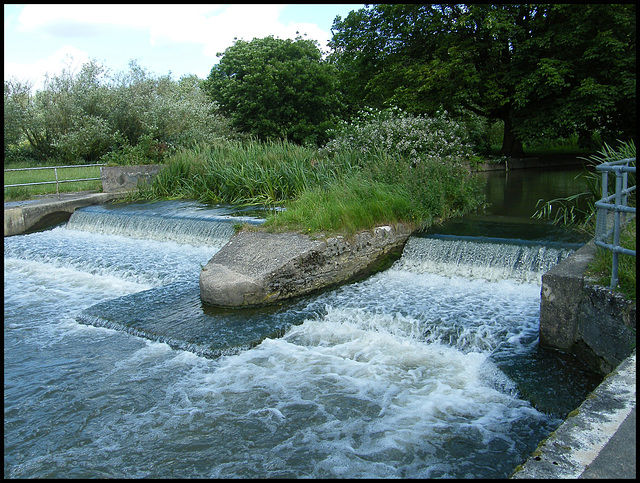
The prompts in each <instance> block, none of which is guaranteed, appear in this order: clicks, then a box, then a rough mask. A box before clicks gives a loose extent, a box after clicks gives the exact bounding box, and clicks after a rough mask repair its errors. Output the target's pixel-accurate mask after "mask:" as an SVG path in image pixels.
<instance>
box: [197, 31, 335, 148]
mask: <svg viewBox="0 0 640 483" xmlns="http://www.w3.org/2000/svg"><path fill="white" fill-rule="evenodd" d="M218 55H222V58H221V59H220V62H219V63H218V64H216V65H215V66H214V67H213V68H212V69H211V73H210V74H209V77H208V78H207V80H206V81H205V89H206V91H207V93H208V94H209V96H210V97H211V98H212V99H213V100H214V101H216V102H217V103H219V105H220V107H221V109H222V112H223V113H224V114H225V115H227V116H228V117H230V118H231V119H232V121H233V125H234V126H235V127H236V128H237V129H238V130H240V131H242V132H245V133H248V134H250V135H251V136H254V137H257V138H258V139H260V140H263V141H264V140H269V139H271V140H276V139H286V140H290V141H293V142H296V143H301V144H311V145H319V144H321V143H322V142H324V141H325V138H324V134H325V131H326V130H327V129H328V127H330V126H331V124H332V119H333V116H334V115H335V114H336V113H337V111H338V107H339V99H338V95H337V92H338V89H337V86H336V81H337V79H336V77H335V75H334V69H333V66H332V65H330V64H329V63H327V62H324V61H323V60H322V53H321V51H320V50H319V48H318V46H317V43H316V42H314V41H311V40H306V39H302V38H300V37H298V38H296V40H295V41H292V40H290V39H276V38H273V37H265V38H262V39H257V38H256V39H253V40H252V41H250V42H247V41H244V40H237V41H236V42H235V43H234V45H232V46H231V47H229V48H227V49H226V50H225V52H224V54H218Z"/></svg>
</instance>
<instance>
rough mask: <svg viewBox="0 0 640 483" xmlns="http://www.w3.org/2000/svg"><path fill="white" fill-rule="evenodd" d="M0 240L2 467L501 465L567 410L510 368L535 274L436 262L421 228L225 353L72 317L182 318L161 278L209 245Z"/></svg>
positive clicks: (521, 342) (252, 471)
mask: <svg viewBox="0 0 640 483" xmlns="http://www.w3.org/2000/svg"><path fill="white" fill-rule="evenodd" d="M116 210H117V209H116ZM4 243H5V332H4V334H5V394H4V402H5V477H13V478H15V477H30V478H33V477H39V478H49V477H66V478H86V477H89V478H96V477H106V478H114V477H115V478H142V477H148V478H211V477H219V478H265V477H269V478H287V477H289V478H387V477H392V478H439V477H440V478H441V477H451V478H463V477H482V478H500V477H505V476H508V475H509V473H510V472H511V471H512V470H513V468H515V466H516V465H517V464H519V463H521V462H522V461H523V460H524V459H525V458H526V456H527V455H528V454H529V453H530V452H531V451H533V450H534V449H535V447H536V445H537V444H538V442H539V441H540V440H542V439H543V438H544V437H546V436H547V435H548V434H549V432H550V431H552V430H553V429H554V428H555V427H556V426H557V425H558V424H559V420H557V419H555V418H554V417H553V416H550V415H549V414H546V413H543V412H541V411H539V410H537V409H536V407H534V405H533V404H532V403H531V402H529V400H528V399H527V398H525V397H523V394H522V391H521V387H524V386H523V384H521V381H519V380H515V379H513V378H512V377H509V376H507V374H506V373H505V372H503V370H502V368H503V367H504V366H503V365H502V364H504V362H505V361H511V360H519V358H521V357H523V356H522V354H525V355H526V354H528V353H530V352H531V347H532V346H534V345H535V344H536V340H537V324H538V317H539V292H540V286H539V283H537V282H530V281H527V280H528V279H527V278H526V277H525V280H524V281H523V280H521V279H518V280H514V279H509V278H506V279H500V280H498V281H488V280H487V279H486V278H497V279H498V278H500V277H497V276H496V277H484V276H481V277H477V278H465V277H461V276H456V275H454V274H453V273H452V272H451V271H449V269H447V272H446V274H436V273H430V271H429V270H424V269H422V268H420V267H421V265H419V264H418V261H419V257H420V256H422V255H418V250H414V249H413V248H412V247H414V248H415V246H414V245H416V246H419V245H420V244H421V243H422V242H420V241H419V242H416V241H415V240H414V239H413V238H412V239H410V243H409V251H408V252H407V253H409V254H410V255H407V256H406V257H403V259H402V260H401V261H399V262H398V263H397V264H396V265H394V266H393V267H392V268H391V269H389V270H386V271H384V272H381V273H379V274H377V275H375V276H373V277H370V278H368V279H367V280H364V281H361V282H358V283H354V284H349V285H346V286H343V287H340V288H338V289H336V290H332V291H328V292H325V293H323V294H321V295H318V296H314V297H310V298H307V299H303V300H301V301H300V302H299V303H298V304H297V305H295V306H293V308H292V313H293V312H295V316H296V317H298V318H300V320H299V321H298V322H296V323H295V324H293V325H290V326H289V328H288V330H286V331H285V332H284V334H283V335H282V337H280V338H267V339H265V340H263V341H262V342H260V343H258V345H256V346H255V347H253V348H251V349H249V350H244V351H242V352H239V353H237V354H233V355H223V356H221V357H218V358H215V359H207V358H203V357H199V356H197V355H196V354H194V353H192V352H186V351H182V350H175V349H171V348H170V347H169V346H168V345H167V344H165V343H161V342H154V341H150V340H146V339H141V338H138V337H132V336H131V335H129V334H127V333H123V332H121V331H115V330H105V329H99V328H94V327H89V326H84V325H81V324H78V323H77V322H76V321H75V320H76V319H77V318H78V317H79V315H80V313H81V312H82V311H84V310H85V309H87V307H89V306H92V307H95V306H99V307H106V308H108V307H113V308H114V310H115V309H116V308H118V310H122V311H123V312H122V314H124V315H120V312H118V313H117V314H116V315H117V316H118V317H121V316H122V317H124V316H126V315H127V314H126V313H125V312H126V310H124V309H125V308H126V303H127V302H130V304H131V305H132V312H131V317H132V318H133V317H138V318H142V317H139V313H140V312H144V313H145V316H146V315H147V314H151V317H152V318H156V319H163V318H164V319H166V320H171V321H173V320H174V319H175V322H176V323H184V324H189V323H190V322H192V321H190V320H181V318H180V311H181V310H182V309H180V307H181V306H180V305H179V304H178V301H177V300H174V299H171V294H173V296H174V297H176V298H180V297H182V295H181V293H179V291H177V290H172V286H173V285H170V284H174V283H175V284H176V285H175V286H176V287H178V286H183V285H184V286H186V285H187V284H189V283H195V282H194V280H197V276H198V273H199V270H200V267H201V265H202V264H204V263H206V262H207V261H208V260H209V258H211V256H213V254H214V253H215V252H216V251H217V249H218V248H217V247H215V246H209V247H207V246H200V247H195V246H192V245H189V244H182V243H177V242H175V241H164V242H161V241H157V240H141V239H134V238H132V237H130V236H122V235H113V234H97V233H91V232H88V231H78V230H72V229H68V228H56V229H54V230H50V231H48V232H41V233H33V234H30V235H23V236H16V237H10V238H5V242H4ZM442 248H443V247H442V246H440V247H439V248H438V249H440V250H441V249H442ZM443 263H444V265H443V266H445V267H451V266H452V265H456V264H457V263H458V262H451V260H450V261H448V262H447V261H443ZM147 289H151V290H148V291H147ZM154 293H157V294H160V299H161V300H157V301H156V302H153V300H154V299H153V294H154ZM191 296H192V295H190V297H191ZM115 297H121V298H119V299H117V300H111V299H114V298H115ZM142 301H144V304H149V303H154V305H153V310H157V312H153V313H152V310H151V309H150V307H149V306H148V305H144V304H143V303H142ZM112 302H113V304H112ZM116 302H117V303H116ZM94 304H99V305H94ZM163 304H164V306H166V308H167V312H166V313H164V315H163V312H162V307H163ZM191 305H194V304H191ZM194 306H197V307H195V308H196V309H198V310H200V311H203V309H201V308H200V307H199V305H198V304H197V303H195V305H194ZM179 309H180V310H179ZM194 310H195V309H194ZM278 310H280V309H278ZM198 313H200V312H198ZM241 313H242V311H238V312H237V313H236V314H234V316H235V317H236V318H238V317H239V315H238V314H241ZM156 314H157V315H156ZM169 314H170V316H169ZM216 314H217V315H216ZM219 315H220V314H219V313H217V312H215V313H213V315H212V317H218V316H219ZM266 316H267V314H266V311H265V313H264V314H263V313H262V312H259V311H256V312H255V313H252V315H251V317H253V319H247V320H258V319H260V318H261V317H263V318H265V317H266ZM203 320H204V319H203ZM296 324H297V325H296ZM203 327H205V325H204V324H203ZM195 335H196V336H197V334H195ZM553 383H554V382H553V381H550V382H549V383H548V384H549V387H550V391H551V392H553V391H554V387H553ZM536 384H537V383H536V381H533V382H532V383H531V385H536ZM538 385H539V384H538ZM572 391H573V392H575V391H576V390H575V389H572Z"/></svg>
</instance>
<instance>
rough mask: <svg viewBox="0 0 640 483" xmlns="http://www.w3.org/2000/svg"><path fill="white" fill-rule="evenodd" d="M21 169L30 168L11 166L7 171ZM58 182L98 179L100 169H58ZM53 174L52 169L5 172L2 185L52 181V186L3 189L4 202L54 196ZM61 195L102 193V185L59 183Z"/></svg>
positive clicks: (91, 167) (91, 182)
mask: <svg viewBox="0 0 640 483" xmlns="http://www.w3.org/2000/svg"><path fill="white" fill-rule="evenodd" d="M23 167H32V166H29V165H19V164H12V165H11V166H8V167H7V169H16V168H23ZM57 172H58V180H59V181H62V180H71V179H85V178H100V167H98V166H95V167H94V166H90V167H73V168H59V169H57ZM55 180H56V177H55V172H54V170H53V169H36V170H29V171H5V173H4V184H5V185H8V184H22V183H39V182H44V181H48V182H51V181H53V182H54V183H52V184H41V185H33V186H15V187H10V188H5V189H4V201H18V200H25V199H29V198H33V197H34V196H37V195H50V194H56V184H55ZM58 186H59V190H60V192H61V193H70V192H75V191H102V183H101V181H100V180H94V181H77V182H66V183H59V184H58Z"/></svg>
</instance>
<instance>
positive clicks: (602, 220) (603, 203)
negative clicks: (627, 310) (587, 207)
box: [594, 158, 636, 289]
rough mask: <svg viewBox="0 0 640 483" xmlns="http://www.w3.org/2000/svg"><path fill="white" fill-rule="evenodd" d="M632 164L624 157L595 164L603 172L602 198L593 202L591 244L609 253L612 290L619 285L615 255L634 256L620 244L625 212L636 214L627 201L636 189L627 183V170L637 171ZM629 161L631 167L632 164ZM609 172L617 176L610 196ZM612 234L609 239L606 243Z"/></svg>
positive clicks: (632, 159) (631, 159) (631, 161)
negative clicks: (594, 223)
mask: <svg viewBox="0 0 640 483" xmlns="http://www.w3.org/2000/svg"><path fill="white" fill-rule="evenodd" d="M635 163H636V158H627V159H623V160H620V161H612V162H609V163H602V164H599V165H598V166H596V170H598V171H600V172H601V173H602V199H600V201H597V202H596V204H595V206H596V208H597V209H598V212H597V217H596V236H595V240H594V243H595V244H596V245H597V246H599V247H602V248H606V249H607V250H610V251H611V252H612V255H613V260H612V264H611V265H612V266H611V288H612V289H613V288H616V286H617V285H618V255H619V254H620V253H622V254H624V255H629V256H632V257H635V256H636V252H635V250H629V249H627V248H623V247H621V246H620V228H621V226H622V225H623V224H624V221H625V218H626V214H627V213H633V214H635V212H636V209H635V207H632V206H628V204H627V202H628V198H629V194H630V193H631V192H633V191H634V190H635V189H636V185H633V186H631V187H629V186H628V182H629V173H634V174H635V172H636V167H635ZM631 164H633V165H634V166H631ZM609 173H614V174H615V176H616V180H615V193H613V194H611V195H609ZM611 212H613V216H611V215H612V213H611ZM612 218H613V223H612V220H611V219H612ZM612 236H613V240H612V242H611V243H608V241H609V240H610V239H611V237H612Z"/></svg>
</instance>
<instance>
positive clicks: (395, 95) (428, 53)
mask: <svg viewBox="0 0 640 483" xmlns="http://www.w3.org/2000/svg"><path fill="white" fill-rule="evenodd" d="M332 47H333V49H334V53H333V55H332V60H333V61H334V62H335V64H336V66H337V67H338V69H339V72H340V75H341V79H342V85H343V88H344V90H345V92H346V93H347V94H348V95H349V99H350V100H351V103H352V104H354V105H356V106H364V105H369V106H372V107H384V106H388V105H397V106H399V107H402V108H404V109H405V110H408V111H410V112H416V113H418V112H420V113H429V112H431V111H433V110H435V109H438V108H443V107H444V108H446V109H449V110H452V111H456V110H459V109H461V108H462V109H466V110H469V111H472V112H474V113H476V114H479V115H481V116H484V117H486V118H488V119H500V120H502V121H504V127H505V129H504V138H503V145H502V153H503V154H506V155H518V154H521V152H522V141H523V140H533V139H540V138H545V137H546V138H557V137H560V136H568V135H571V134H575V133H578V134H579V135H580V136H581V138H582V139H584V138H588V137H589V136H590V134H591V133H593V132H594V131H597V132H599V133H600V134H601V135H602V136H603V138H604V139H605V140H611V139H612V138H613V139H615V138H621V139H631V138H634V137H635V132H636V124H635V111H636V77H635V69H636V7H635V5H634V4H606V5H603V4H591V3H585V4H571V5H560V4H533V5H531V4H527V5H513V4H497V5H491V4H446V5H433V4H411V5H376V6H374V7H366V8H364V9H361V10H358V11H353V12H351V13H350V14H349V15H348V16H347V17H346V18H345V19H344V20H343V19H341V18H340V17H337V18H336V20H335V22H334V25H333V39H332Z"/></svg>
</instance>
